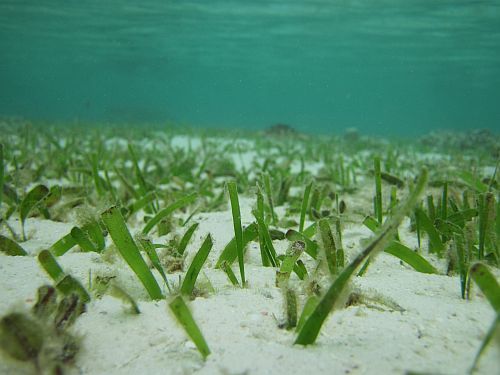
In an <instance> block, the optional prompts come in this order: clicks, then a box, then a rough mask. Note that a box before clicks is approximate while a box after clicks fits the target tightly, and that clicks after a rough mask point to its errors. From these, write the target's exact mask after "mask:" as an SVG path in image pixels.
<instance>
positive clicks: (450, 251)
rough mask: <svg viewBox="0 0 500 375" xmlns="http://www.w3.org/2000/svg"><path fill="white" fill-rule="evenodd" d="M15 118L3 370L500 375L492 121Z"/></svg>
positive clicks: (8, 170) (2, 275) (1, 309)
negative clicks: (369, 132) (366, 130)
mask: <svg viewBox="0 0 500 375" xmlns="http://www.w3.org/2000/svg"><path fill="white" fill-rule="evenodd" d="M0 130H1V138H0V144H1V145H2V146H1V147H0V150H1V151H2V152H0V162H1V164H0V168H1V169H0V172H3V173H1V174H0V183H1V187H2V191H3V194H2V199H1V201H0V213H1V218H0V220H1V222H0V235H1V237H0V316H1V317H2V320H1V325H0V346H1V348H2V349H3V351H2V352H1V353H0V373H1V374H30V373H37V372H38V373H62V372H64V373H69V374H78V373H82V374H103V373H106V374H135V373H144V374H150V373H164V374H305V373H310V374H321V373H325V374H327V373H328V374H332V373H353V374H402V373H419V374H424V373H425V374H427V373H428V374H460V373H468V372H473V373H479V374H496V373H499V370H500V366H499V362H498V358H499V347H500V345H498V343H499V341H498V339H499V335H498V306H497V305H495V300H494V299H495V297H494V294H495V292H493V297H492V296H491V294H489V293H488V290H485V289H484V288H483V287H482V286H481V285H480V284H481V280H482V279H481V276H478V273H477V272H476V271H477V270H478V269H481V270H482V271H484V270H486V271H485V272H488V273H490V274H491V275H493V281H494V279H495V278H496V279H497V280H498V277H499V275H500V272H499V270H498V266H499V250H498V249H499V248H498V238H499V230H500V219H499V218H498V215H497V212H498V207H499V203H498V202H499V197H498V175H497V174H496V167H497V166H498V155H499V150H500V148H499V145H500V142H499V138H498V136H496V135H495V134H493V133H491V132H488V131H472V132H469V133H456V132H440V133H439V132H436V133H433V134H429V135H426V136H422V137H421V138H420V139H413V140H404V139H382V138H375V137H367V136H364V135H362V134H359V132H357V131H356V130H355V129H350V130H348V131H346V132H343V133H342V134H338V135H322V136H312V135H306V134H300V133H298V132H295V131H293V129H291V128H288V127H286V126H285V127H282V126H281V127H272V128H270V129H267V130H266V131H261V132H256V133H250V132H245V133H243V132H235V131H230V132H228V131H224V130H222V131H217V130H213V129H198V130H192V129H191V130H185V129H182V128H178V127H177V128H176V127H169V128H164V127H159V126H156V127H124V126H122V127H115V126H111V125H92V124H88V125H85V126H84V125H75V124H72V125H64V124H63V125H57V126H55V125H54V126H52V125H47V124H30V123H27V122H25V121H13V120H4V121H2V123H1V124H0ZM423 176H427V178H426V179H425V181H424V179H423ZM233 182H234V183H235V184H236V187H237V193H238V194H237V196H238V198H239V199H238V200H239V202H238V204H236V202H235V200H234V198H235V196H234V195H232V196H231V198H233V201H231V199H230V195H229V194H228V185H229V186H230V187H229V191H231V192H232V193H234V191H233V190H232V187H234V185H232V183H233ZM420 183H422V184H424V183H425V186H424V185H422V186H423V192H421V193H420V194H419V196H418V197H417V196H416V193H415V194H414V193H413V192H414V191H415V190H416V189H417V188H418V186H420V185H419V184H420ZM412 198H415V199H417V198H418V199H417V200H416V201H415V202H416V204H413V205H411V207H409V209H407V210H406V211H404V212H403V208H402V207H404V206H405V204H406V203H405V202H408V201H409V200H411V199H412ZM237 206H239V208H240V216H239V217H240V221H239V220H238V213H237V210H236V207H237ZM113 220H116V221H113ZM398 220H399V221H401V222H399V221H398ZM240 222H241V224H240ZM120 225H121V226H120ZM124 228H125V229H124ZM379 228H382V229H381V230H380V229H379ZM241 229H242V230H243V232H242V235H241V236H240V233H241V232H240V230H241ZM127 233H130V234H131V236H128V234H127ZM190 234H192V236H191V237H190ZM240 241H241V242H240ZM377 241H380V244H381V245H380V246H379V245H373V244H374V243H375V244H376V243H377ZM209 243H211V245H210V246H208V244H209ZM382 244H383V246H382ZM204 245H205V246H204ZM240 245H241V247H240ZM372 245H373V246H379V247H380V248H377V250H376V251H374V252H372V253H368V252H366V251H368V250H369V249H370V246H372ZM367 249H368V250H367ZM365 252H366V254H367V256H366V258H363V261H362V262H361V264H360V266H359V267H355V269H353V270H351V271H352V273H351V274H349V275H348V277H347V278H346V283H344V284H341V282H340V281H339V280H340V279H342V278H344V277H345V275H347V274H348V273H349V272H350V271H349V270H350V266H351V265H352V264H353V263H352V262H355V261H356V260H359V259H360V258H359V257H360V256H361V255H360V254H364V253H365ZM243 253H244V256H243V257H242V258H241V257H240V256H241V254H243ZM378 253H379V254H378ZM375 255H377V257H375ZM205 258H206V259H205ZM47 259H48V260H47ZM50 260H53V261H54V262H53V263H50ZM141 262H142V263H143V264H146V265H147V267H146V268H145V270H144V268H140V266H137V264H139V263H141ZM54 263H55V264H54ZM131 264H134V265H135V266H134V265H131ZM57 265H59V267H60V269H59V268H58V266H57ZM287 265H288V266H287ZM134 267H136V268H134ZM137 267H138V268H137ZM243 267H244V274H245V280H246V282H245V285H244V286H243V287H242V285H241V284H242V270H243V269H242V268H243ZM287 267H288V268H287ZM133 268H134V270H135V271H133ZM200 268H201V269H200ZM148 275H149V276H148ZM150 275H152V276H153V278H152V279H151V276H150ZM347 281H348V282H347ZM490 284H491V285H493V284H494V282H491V280H490ZM44 285H46V286H48V287H46V288H45V289H42V292H44V294H38V293H39V292H40V290H39V288H40V287H42V286H44ZM155 285H156V286H155ZM333 285H340V286H341V289H339V293H338V296H337V297H336V298H334V299H332V297H331V296H332V287H333ZM54 288H55V289H54ZM491 288H494V285H493V286H491ZM493 290H494V289H493ZM497 291H498V290H497ZM497 297H498V296H497ZM180 300H182V301H184V302H185V303H186V306H187V308H188V311H187V312H186V311H184V312H183V314H184V315H183V317H181V318H179V317H178V316H177V315H175V314H174V312H175V311H176V310H175V308H173V307H172V306H174V303H175V301H177V302H178V301H180ZM306 302H308V303H311V304H312V306H313V307H312V308H313V310H310V312H309V313H306V314H302V312H303V310H304V305H305V304H306ZM496 303H497V304H498V302H496ZM318 306H321V308H318ZM305 310H307V309H305ZM320 310H321V311H323V313H324V315H325V316H326V320H324V321H322V312H321V311H320ZM311 311H313V313H311ZM189 312H190V313H191V314H192V318H193V321H191V322H190V323H186V322H187V321H188V317H186V314H188V315H189ZM495 319H497V320H496V322H497V323H496V324H497V325H496V327H497V333H496V339H495V338H493V339H492V340H491V341H490V342H489V344H488V345H486V346H485V348H484V350H483V351H482V353H481V356H480V357H477V354H478V353H479V351H480V348H481V346H482V344H483V343H484V340H485V338H486V337H487V335H488V333H493V334H494V332H495V329H493V330H492V328H491V327H492V326H493V325H494V324H495V323H494V322H495ZM181 322H184V323H185V324H186V325H187V326H183V325H182V324H181ZM315 322H316V323H317V322H320V323H318V324H320V326H321V329H320V330H319V334H318V336H317V337H315V338H313V339H312V341H313V342H311V343H310V344H309V345H301V343H300V342H299V341H301V339H299V338H303V337H306V336H308V333H307V332H306V331H307V330H308V329H311V327H314V326H315V325H316V323H315ZM297 324H298V325H299V326H300V328H299V329H297V328H296V326H297ZM195 326H196V327H198V328H199V335H198V336H196V334H194V336H191V337H190V336H189V334H191V335H193V332H194V331H193V327H195ZM186 327H187V328H186ZM200 335H201V336H202V337H200ZM493 336H494V335H493ZM205 345H206V346H205ZM208 352H209V353H210V354H208ZM204 357H206V358H204ZM475 361H476V362H475ZM474 363H475V365H474Z"/></svg>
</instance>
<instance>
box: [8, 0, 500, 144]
mask: <svg viewBox="0 0 500 375" xmlns="http://www.w3.org/2000/svg"><path fill="white" fill-rule="evenodd" d="M0 53H1V55H0V87H1V89H0V115H19V116H24V117H27V118H35V119H48V120H57V121H64V120H82V121H113V122H132V121H133V122H151V121H152V122H166V121H169V122H175V123H181V124H189V125H192V126H203V127H208V126H218V127H235V128H247V129H248V128H255V129H259V128H263V127H266V126H269V125H272V124H274V123H286V124H291V125H293V126H295V127H296V128H297V129H300V130H304V131H312V132H321V133H331V132H341V131H343V129H345V128H347V127H357V128H358V129H360V130H362V131H363V132H366V133H371V134H381V135H384V134H385V135H409V136H412V135H415V134H422V133H424V132H428V131H430V130H433V129H443V128H446V129H456V130H460V129H476V128H489V129H491V130H493V131H498V130H499V129H500V105H499V103H500V0H492V1H479V0H478V1H460V0H455V1H450V0H440V1H435V0H408V1H400V0H377V1H374V0H352V1H349V0H339V1H333V0H332V1H328V0H308V1H304V0H303V1H299V0H288V1H284V0H283V1H281V0H278V1H276V0H275V1H229V0H212V1H208V0H205V1H203V0H198V1H169V0H164V1H160V0H153V1H143V2H139V1H129V0H123V1H118V0H106V1H103V0H87V1H84V0H82V1H75V0H48V1H34V0H31V1H30V0H0Z"/></svg>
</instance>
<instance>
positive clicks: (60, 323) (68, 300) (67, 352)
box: [0, 285, 85, 374]
mask: <svg viewBox="0 0 500 375" xmlns="http://www.w3.org/2000/svg"><path fill="white" fill-rule="evenodd" d="M84 311H85V303H84V302H83V301H82V300H81V297H80V296H78V295H77V294H70V295H66V296H63V297H62V298H58V295H57V292H56V289H55V288H54V287H52V286H49V285H44V286H41V287H40V288H38V299H37V302H36V303H35V305H34V306H33V308H32V309H31V311H27V312H12V313H9V314H7V315H5V316H3V317H2V319H1V320H0V349H1V350H2V351H3V352H4V353H5V354H6V355H7V356H8V357H11V358H13V359H15V360H18V361H22V362H28V363H29V362H30V363H32V364H33V366H34V368H35V371H36V373H37V374H42V373H51V374H63V373H64V369H65V368H66V367H68V366H71V365H73V364H74V362H75V359H76V356H77V354H78V351H79V350H80V343H79V339H78V338H77V337H76V336H74V335H73V334H72V333H71V332H70V330H69V328H70V327H71V325H72V324H73V323H74V322H75V320H76V319H77V318H78V316H79V315H80V314H82V313H83V312H84Z"/></svg>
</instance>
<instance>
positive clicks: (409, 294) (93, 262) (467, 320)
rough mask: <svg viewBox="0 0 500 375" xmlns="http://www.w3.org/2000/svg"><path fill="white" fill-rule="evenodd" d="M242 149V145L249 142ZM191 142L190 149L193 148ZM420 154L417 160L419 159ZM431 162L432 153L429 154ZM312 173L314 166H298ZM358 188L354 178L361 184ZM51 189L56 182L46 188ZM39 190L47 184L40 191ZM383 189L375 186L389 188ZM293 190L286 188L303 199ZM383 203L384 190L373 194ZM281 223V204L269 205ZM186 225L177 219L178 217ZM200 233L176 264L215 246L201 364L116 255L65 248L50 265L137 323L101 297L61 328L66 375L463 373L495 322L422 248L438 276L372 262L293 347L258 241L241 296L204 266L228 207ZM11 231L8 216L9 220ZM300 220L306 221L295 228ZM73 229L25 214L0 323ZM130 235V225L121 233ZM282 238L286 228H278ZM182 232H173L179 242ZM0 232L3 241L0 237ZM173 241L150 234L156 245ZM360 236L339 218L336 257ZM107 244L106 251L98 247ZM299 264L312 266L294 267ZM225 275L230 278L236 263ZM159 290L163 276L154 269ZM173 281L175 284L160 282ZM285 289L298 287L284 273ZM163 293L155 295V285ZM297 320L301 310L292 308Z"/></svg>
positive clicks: (9, 367)
mask: <svg viewBox="0 0 500 375" xmlns="http://www.w3.org/2000/svg"><path fill="white" fill-rule="evenodd" d="M248 142H250V141H245V143H248ZM172 144H173V145H175V147H179V148H182V147H187V145H188V142H187V140H186V137H177V138H175V139H173V140H172ZM196 144H197V139H195V138H193V139H191V140H190V142H189V147H195V148H196ZM228 157H231V158H232V159H233V161H234V163H235V164H236V165H237V167H238V168H239V167H246V168H247V170H251V168H252V165H253V164H252V163H253V161H254V158H257V157H258V156H257V154H256V153H255V152H252V151H251V147H250V151H246V152H243V153H239V154H237V155H236V154H232V155H229V156H228ZM419 157H421V158H425V157H426V155H423V154H422V155H420V156H419ZM428 157H429V158H431V159H432V158H436V155H428ZM305 168H306V170H309V171H310V172H311V173H313V174H314V173H315V172H317V171H318V170H319V168H321V165H320V164H306V165H305ZM360 179H361V180H362V179H363V177H360ZM365 179H366V181H367V182H366V184H365V185H366V186H365V187H364V188H361V189H360V190H359V191H358V192H357V193H356V194H346V195H344V196H342V198H343V199H344V201H345V203H346V206H347V211H346V212H347V213H349V211H355V210H360V207H370V208H367V209H365V211H366V214H368V213H371V200H372V196H373V194H374V188H373V183H372V182H371V180H370V179H371V177H369V176H366V177H365ZM52 183H61V184H62V185H63V187H64V184H65V181H56V182H54V181H52ZM49 184H50V182H49ZM388 190H389V189H385V191H388ZM302 192H303V190H302V189H297V190H295V191H293V189H292V191H291V194H296V195H302ZM384 194H385V193H384ZM240 205H241V211H242V224H243V226H246V225H249V224H250V223H252V222H253V221H254V220H255V219H254V217H253V216H252V213H251V210H252V208H253V207H254V206H255V198H254V195H250V194H242V195H241V196H240ZM276 211H277V214H278V215H279V216H280V215H284V213H285V207H277V208H276ZM175 215H176V216H178V217H182V218H186V217H187V216H188V213H182V212H177V213H175ZM191 220H192V221H193V222H198V223H199V227H198V229H197V231H196V232H195V235H194V237H193V238H192V240H191V242H190V243H189V245H188V247H187V250H186V254H187V256H186V259H185V264H187V265H188V264H190V262H191V259H192V258H193V256H194V254H195V253H196V251H197V250H198V249H199V247H200V245H201V243H202V242H203V239H204V238H205V237H206V235H207V234H208V233H210V234H211V235H212V238H213V241H214V246H213V249H212V251H211V252H210V254H209V257H208V260H207V262H206V263H205V265H204V268H203V271H202V273H201V274H200V276H199V281H201V282H206V281H207V280H209V281H210V283H211V284H212V286H213V288H214V290H213V291H212V292H210V293H208V294H206V295H204V296H199V297H197V298H196V299H194V300H193V301H190V302H189V307H190V308H191V310H192V312H193V316H194V318H195V320H196V322H197V323H198V325H199V327H200V329H201V331H202V332H203V335H204V337H205V339H206V341H207V343H208V345H209V347H210V350H211V354H210V355H209V356H208V358H207V359H206V360H205V361H204V360H203V359H202V358H201V356H200V354H199V353H198V351H197V350H196V348H195V346H194V344H193V343H192V342H191V341H190V340H189V338H188V337H187V336H186V333H185V332H184V331H183V330H182V328H181V327H180V326H179V325H178V324H177V323H176V321H175V318H174V317H173V315H172V314H171V313H170V312H169V309H168V306H167V301H168V297H167V300H160V301H151V300H149V299H148V297H147V294H146V293H145V291H144V289H143V287H142V285H141V284H140V282H139V281H138V280H137V278H136V276H135V274H134V273H133V272H132V271H131V269H130V268H129V267H128V265H127V264H126V263H125V262H124V261H123V259H122V258H120V257H115V258H114V260H113V262H112V263H110V262H109V261H108V260H103V257H102V256H100V255H99V254H97V253H86V252H81V251H80V250H79V248H78V247H75V248H73V249H72V250H70V251H69V252H68V253H66V254H65V255H63V256H61V257H59V258H58V261H59V262H60V264H61V266H62V267H63V269H64V270H65V271H66V272H67V273H69V274H71V275H73V276H74V277H76V278H77V279H79V280H80V281H81V282H82V284H83V285H88V283H89V273H90V274H91V275H113V276H116V280H117V282H118V283H119V284H120V285H121V286H122V287H123V288H124V289H126V290H127V291H128V292H129V293H130V294H131V295H132V296H133V297H134V298H136V299H137V301H138V305H139V308H140V310H141V314H139V315H133V314H130V312H129V311H128V310H127V307H126V306H125V305H124V303H123V302H122V301H121V300H119V299H117V298H115V297H113V296H110V295H105V296H104V297H102V298H100V299H93V300H92V301H91V302H90V303H88V305H87V310H86V312H85V313H84V314H82V315H81V316H80V317H79V318H78V320H77V321H76V323H75V324H74V326H73V327H72V328H71V330H72V332H73V333H75V334H76V335H77V336H78V337H80V340H81V350H80V352H79V353H78V356H77V359H76V361H75V364H74V365H73V366H71V367H68V368H67V371H68V373H70V374H79V373H81V374H404V373H407V372H410V371H415V372H418V373H432V374H461V373H467V372H468V371H469V369H470V366H471V365H472V363H473V360H474V357H475V355H476V353H477V351H478V350H479V347H480V345H481V342H482V340H483V339H484V337H485V334H486V332H487V330H488V328H489V327H490V325H491V323H492V322H493V320H494V318H495V312H494V310H493V309H492V308H491V306H490V305H489V304H488V302H487V300H486V299H485V297H484V296H483V295H482V294H481V293H480V291H479V289H478V288H473V290H472V298H471V299H470V300H463V299H462V298H461V296H460V283H459V277H458V276H447V275H445V273H446V261H445V260H444V259H438V258H437V257H435V256H434V255H432V254H427V253H426V252H425V251H424V256H425V257H426V258H427V259H428V260H429V261H430V262H431V263H432V264H433V265H434V266H435V267H436V268H437V269H438V270H439V271H440V273H441V274H439V275H435V274H423V273H419V272H416V271H414V270H413V269H412V268H410V267H409V266H407V265H405V264H402V263H401V262H400V260H399V259H397V258H395V257H393V256H391V255H389V254H385V253H382V254H380V255H379V256H378V257H377V258H376V259H375V260H374V261H373V262H372V263H371V265H370V267H369V268H368V270H367V272H366V274H365V275H364V276H363V277H355V278H354V279H353V281H352V286H351V290H352V291H355V292H357V293H360V294H361V295H362V296H364V297H365V298H364V299H363V300H362V301H361V302H359V303H357V304H352V305H350V306H348V307H342V308H338V309H336V310H335V311H334V312H332V313H331V314H330V316H329V318H328V320H327V321H326V323H325V325H324V326H323V328H322V330H321V332H320V335H319V337H318V339H317V341H316V343H315V344H314V345H310V346H307V347H302V346H300V345H294V340H295V338H296V333H295V332H294V331H293V330H286V329H281V328H279V323H280V322H281V321H282V320H283V317H284V299H283V293H282V291H281V290H280V289H279V288H278V287H276V285H275V279H276V271H275V269H274V268H271V267H262V264H261V258H260V251H259V244H258V242H251V243H250V244H249V245H248V248H247V252H246V257H245V270H246V275H247V279H248V286H247V287H246V288H239V287H234V286H232V285H231V283H230V282H229V280H228V278H227V276H226V274H224V273H223V272H222V271H221V270H219V269H215V267H214V266H215V263H216V261H217V259H218V257H219V255H220V254H221V252H222V250H223V248H224V246H225V245H226V244H227V243H228V242H229V241H230V240H231V238H232V237H233V236H234V232H233V222H232V215H231V211H230V207H229V205H227V206H226V208H225V209H224V210H222V211H215V212H203V213H197V214H195V215H194V216H193V218H192V219H191ZM9 224H10V226H11V227H12V228H14V230H19V228H20V222H19V219H18V217H17V216H16V215H14V216H12V217H11V218H10V219H9ZM308 224H311V222H306V225H308ZM75 225H77V221H76V218H75V219H74V220H68V221H67V222H57V221H51V220H44V219H41V218H39V217H31V218H29V219H28V220H27V223H26V233H27V237H28V240H27V241H26V242H23V243H21V245H22V247H23V248H24V249H25V250H26V251H27V252H28V256H6V255H4V254H3V253H0V316H2V315H4V314H6V313H8V312H12V311H27V310H28V309H29V308H30V307H31V306H32V305H33V303H34V302H35V298H36V291H37V288H38V287H39V286H41V285H43V284H50V283H51V280H50V278H49V277H48V276H47V275H46V274H45V272H44V271H43V269H42V268H41V267H40V265H39V264H38V261H37V259H36V255H37V254H38V252H39V251H41V250H42V249H46V248H49V247H50V246H51V245H52V244H54V243H55V242H56V241H57V240H59V239H60V238H61V237H62V236H64V235H66V234H67V233H69V232H70V230H71V228H72V227H73V226H75ZM409 226H410V223H409V219H407V220H406V221H405V222H404V223H403V224H402V225H401V227H400V232H399V235H400V239H401V242H403V243H404V244H406V245H407V246H408V247H410V248H416V246H417V243H416V236H415V233H414V232H413V233H412V232H410V230H409ZM129 229H130V231H131V232H132V233H136V232H139V231H140V230H141V226H140V225H139V224H137V223H135V225H134V224H132V225H130V226H129ZM283 229H285V228H283ZM183 231H184V229H182V228H180V229H179V230H178V233H179V234H182V232H183ZM1 234H3V235H8V232H7V231H6V230H5V229H2V232H1ZM171 235H172V234H168V235H166V236H162V237H158V236H157V235H156V234H154V233H153V234H152V236H151V238H152V239H153V241H154V242H155V243H162V242H166V241H167V240H168V239H169V238H170V237H171ZM370 236H371V232H370V231H369V230H368V229H367V228H366V227H365V226H363V224H362V216H359V217H356V218H355V219H352V220H346V222H345V223H344V229H343V245H344V249H345V252H346V257H347V259H348V260H349V259H352V258H353V257H354V256H355V255H356V254H358V253H359V252H360V251H361V250H362V248H363V243H365V242H366V239H368V238H370ZM106 241H107V244H108V245H109V244H110V243H111V240H110V238H109V237H108V238H107V240H106ZM288 245H289V242H288V240H286V239H285V240H275V241H274V246H275V248H276V251H277V252H278V254H281V253H284V252H285V251H286V249H287V247H288ZM305 262H306V265H307V266H308V267H309V266H310V265H313V263H312V259H308V260H307V261H306V260H305ZM233 270H234V271H235V273H236V275H238V276H239V274H238V272H239V271H238V268H237V262H235V264H234V265H233ZM153 273H154V275H155V277H156V279H157V280H158V283H159V284H160V285H163V284H162V279H161V277H160V275H159V274H158V273H157V272H156V271H155V270H153ZM169 277H170V278H171V279H172V282H175V281H176V276H175V275H173V276H169ZM291 282H292V283H295V284H296V285H297V289H298V290H300V286H299V284H298V278H297V277H296V275H292V279H291ZM163 289H164V290H165V287H163ZM299 301H300V302H299V305H300V306H302V304H303V300H302V299H301V298H299ZM299 311H300V310H299ZM499 358H500V357H499V349H498V345H491V346H490V347H489V348H488V350H487V351H486V352H485V353H484V356H483V357H482V358H481V361H480V364H479V368H478V370H477V373H480V374H490V375H492V374H500V360H499ZM33 371H34V370H33V366H32V365H31V364H23V363H21V362H18V361H15V360H12V359H10V358H7V356H5V355H3V356H1V357H0V374H30V373H33Z"/></svg>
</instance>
